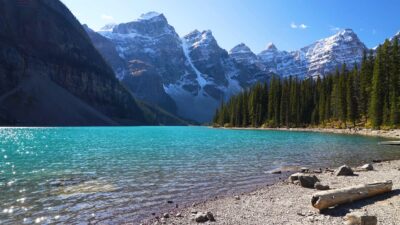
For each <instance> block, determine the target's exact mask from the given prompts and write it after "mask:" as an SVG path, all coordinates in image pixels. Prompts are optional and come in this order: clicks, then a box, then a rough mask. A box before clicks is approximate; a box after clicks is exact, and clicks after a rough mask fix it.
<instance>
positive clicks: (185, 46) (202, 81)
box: [181, 38, 207, 92]
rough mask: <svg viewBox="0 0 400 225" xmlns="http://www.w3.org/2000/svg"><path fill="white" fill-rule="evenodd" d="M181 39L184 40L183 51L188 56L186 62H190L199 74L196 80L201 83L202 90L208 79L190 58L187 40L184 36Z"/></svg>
mask: <svg viewBox="0 0 400 225" xmlns="http://www.w3.org/2000/svg"><path fill="white" fill-rule="evenodd" d="M181 41H182V49H183V53H184V54H185V57H186V62H187V63H189V65H190V67H191V68H192V69H193V71H194V72H195V73H196V76H197V78H196V80H197V82H198V83H199V85H200V88H201V92H202V91H203V88H204V86H205V85H206V84H207V81H206V79H204V77H203V76H202V74H201V73H200V71H199V70H198V69H197V68H196V67H195V66H194V65H193V62H192V59H191V58H190V54H189V48H188V45H187V43H186V40H185V39H184V38H182V39H181Z"/></svg>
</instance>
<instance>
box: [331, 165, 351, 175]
mask: <svg viewBox="0 0 400 225" xmlns="http://www.w3.org/2000/svg"><path fill="white" fill-rule="evenodd" d="M335 175H336V176H352V175H354V172H353V170H352V169H351V168H350V166H347V165H343V166H341V167H339V168H338V169H337V170H336V171H335Z"/></svg>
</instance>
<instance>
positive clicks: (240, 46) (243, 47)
mask: <svg viewBox="0 0 400 225" xmlns="http://www.w3.org/2000/svg"><path fill="white" fill-rule="evenodd" d="M250 52H251V50H250V48H249V47H248V46H247V45H246V44H244V43H240V44H238V45H236V46H235V47H233V48H232V49H231V50H230V51H229V53H230V54H232V53H250Z"/></svg>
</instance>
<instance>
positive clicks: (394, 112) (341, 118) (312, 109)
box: [213, 39, 400, 129]
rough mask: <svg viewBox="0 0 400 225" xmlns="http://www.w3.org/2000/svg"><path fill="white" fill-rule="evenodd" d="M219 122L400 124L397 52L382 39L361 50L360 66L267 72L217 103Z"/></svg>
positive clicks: (255, 124) (341, 125) (399, 55)
mask: <svg viewBox="0 0 400 225" xmlns="http://www.w3.org/2000/svg"><path fill="white" fill-rule="evenodd" d="M213 125H214V126H217V127H220V126H224V127H270V128H275V127H326V128H349V127H364V128H372V129H390V128H399V127H400V52H399V44H398V40H397V39H395V40H393V41H389V40H386V41H385V43H384V44H382V45H380V46H379V47H378V48H377V49H376V50H375V51H371V52H369V53H367V52H366V53H365V54H364V57H363V60H362V63H361V66H357V65H354V66H353V68H352V69H348V67H347V66H346V64H344V65H343V66H342V67H341V68H340V69H337V70H336V72H335V73H334V74H328V75H326V76H324V77H322V78H321V77H317V78H308V79H303V80H300V79H298V78H296V77H292V76H289V77H285V78H280V77H277V76H272V78H271V80H270V82H269V83H265V84H260V83H259V84H256V85H255V86H253V87H252V88H249V89H247V90H244V91H243V92H242V93H240V94H238V95H236V96H233V97H232V98H231V99H230V100H229V101H228V102H226V103H224V102H223V103H221V105H220V107H219V108H218V109H217V111H216V113H215V116H214V119H213Z"/></svg>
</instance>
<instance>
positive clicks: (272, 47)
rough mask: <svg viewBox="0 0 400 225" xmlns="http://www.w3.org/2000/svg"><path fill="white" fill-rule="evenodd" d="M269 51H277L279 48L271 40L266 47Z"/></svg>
mask: <svg viewBox="0 0 400 225" xmlns="http://www.w3.org/2000/svg"><path fill="white" fill-rule="evenodd" d="M265 50H267V51H277V50H278V48H277V47H276V46H275V44H274V43H272V42H270V43H268V44H267V48H266V49H265Z"/></svg>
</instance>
